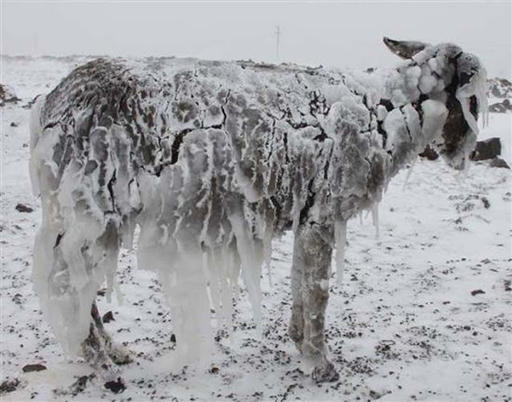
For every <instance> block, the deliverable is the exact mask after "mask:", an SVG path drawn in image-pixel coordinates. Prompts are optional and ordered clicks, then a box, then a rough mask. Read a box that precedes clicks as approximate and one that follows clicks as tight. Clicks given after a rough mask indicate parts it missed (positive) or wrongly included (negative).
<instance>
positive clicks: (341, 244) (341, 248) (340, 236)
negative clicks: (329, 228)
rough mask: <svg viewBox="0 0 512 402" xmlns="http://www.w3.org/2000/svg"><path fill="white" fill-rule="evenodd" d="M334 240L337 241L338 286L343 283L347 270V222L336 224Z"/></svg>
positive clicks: (338, 221) (337, 221) (341, 221)
mask: <svg viewBox="0 0 512 402" xmlns="http://www.w3.org/2000/svg"><path fill="white" fill-rule="evenodd" d="M334 238H335V241H336V276H337V282H338V285H339V286H341V284H342V282H343V270H344V268H345V243H346V241H347V221H345V220H341V219H339V220H336V222H335V224H334Z"/></svg>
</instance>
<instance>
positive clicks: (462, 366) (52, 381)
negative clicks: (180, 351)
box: [0, 58, 512, 401]
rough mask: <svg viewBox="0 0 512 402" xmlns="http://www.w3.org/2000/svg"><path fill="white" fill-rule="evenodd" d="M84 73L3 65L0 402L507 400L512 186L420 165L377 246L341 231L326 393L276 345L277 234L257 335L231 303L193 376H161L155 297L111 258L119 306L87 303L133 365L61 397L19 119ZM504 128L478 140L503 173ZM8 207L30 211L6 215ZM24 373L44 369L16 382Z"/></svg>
mask: <svg viewBox="0 0 512 402" xmlns="http://www.w3.org/2000/svg"><path fill="white" fill-rule="evenodd" d="M84 60H85V59H84V58H69V59H67V60H56V59H49V58H46V59H45V58H39V59H10V58H3V59H2V67H3V71H2V75H3V76H2V77H1V82H2V83H3V84H7V85H9V86H10V87H12V88H13V89H14V90H15V92H16V95H17V96H18V97H20V98H21V99H22V101H21V102H19V103H18V104H16V105H12V104H9V105H7V106H5V107H3V108H2V109H0V110H1V114H2V121H1V140H2V155H1V158H2V162H1V200H0V202H1V208H2V216H1V222H0V244H1V252H2V272H1V277H2V281H1V306H0V310H1V335H0V341H1V346H0V353H1V357H2V373H1V378H0V382H4V381H7V382H12V383H13V384H17V385H16V386H15V390H14V391H12V392H8V393H3V394H1V393H2V391H0V398H1V399H2V400H5V401H25V400H28V399H31V398H32V399H35V400H45V401H46V400H53V399H57V400H99V399H102V398H104V399H108V400H133V401H143V400H150V399H165V400H180V401H181V400H201V401H203V400H212V399H217V400H233V401H251V400H254V401H255V400H272V401H277V400H279V401H282V400H286V399H288V400H294V399H300V400H310V401H311V400H315V401H316V400H372V399H378V398H381V400H387V401H410V400H429V401H461V400H464V401H466V400H467V401H474V400H482V401H497V400H500V401H503V400H505V401H510V400H512V397H511V394H512V362H511V359H512V356H511V350H512V349H511V348H512V320H511V316H512V315H511V311H512V243H511V238H512V222H511V219H512V208H511V207H512V188H511V182H512V174H511V171H510V170H507V169H498V168H491V167H489V166H488V164H487V163H475V164H473V165H472V166H471V169H470V170H469V172H468V173H467V176H466V177H462V176H459V177H457V176H456V174H455V173H454V172H453V171H451V170H450V169H449V168H448V167H447V166H446V165H445V164H443V162H441V161H435V162H429V161H424V160H419V161H418V162H417V163H416V164H415V166H414V170H413V172H412V175H411V177H410V179H409V181H408V183H407V185H406V186H405V188H404V186H403V185H404V181H405V177H406V175H407V173H408V172H407V170H405V171H402V172H401V173H400V174H399V175H398V176H397V177H396V178H395V179H394V180H393V181H392V183H391V185H390V187H389V190H388V192H387V193H386V196H385V198H384V201H383V202H382V203H381V205H380V238H379V239H376V237H375V228H374V227H373V226H372V224H371V219H370V218H369V217H368V218H366V217H365V219H363V222H362V223H361V222H359V221H358V220H354V221H351V222H350V223H349V227H348V241H349V247H348V248H347V253H346V259H347V264H346V269H345V273H344V281H343V286H342V288H340V287H338V286H337V285H336V281H335V280H333V281H332V290H331V293H330V301H329V307H328V317H327V321H328V325H327V337H328V343H329V345H330V347H331V358H332V361H333V362H334V363H335V365H336V367H337V368H338V370H339V372H340V380H339V382H337V383H328V384H321V385H317V384H315V383H314V382H313V381H312V380H311V378H310V377H308V376H305V375H304V374H303V373H302V371H301V370H300V367H301V362H300V360H301V358H300V355H299V354H298V352H297V351H296V350H295V348H294V346H293V344H292V342H291V341H290V339H289V338H288V335H287V323H288V319H289V316H290V303H291V300H290V289H289V288H290V276H289V273H290V272H289V271H290V264H291V251H292V240H293V239H292V236H290V235H286V236H284V237H283V238H281V239H278V240H276V241H275V242H274V248H273V255H272V264H271V274H272V286H270V285H269V284H268V281H267V279H266V278H263V290H264V302H263V312H264V314H263V316H264V318H263V322H262V323H261V327H262V332H263V335H262V336H261V337H260V336H259V334H258V332H257V330H256V329H255V326H254V322H253V320H252V316H251V312H250V306H249V302H248V300H247V295H246V293H245V292H244V291H242V293H241V299H240V301H239V302H238V305H237V310H236V318H235V321H234V325H235V327H234V331H233V335H232V337H231V338H229V339H228V338H227V337H226V336H225V334H223V333H220V334H219V335H218V337H217V339H216V341H217V342H216V345H217V347H216V352H215V354H214V355H212V356H211V364H210V365H209V366H208V367H206V368H199V367H187V368H183V369H179V370H176V369H172V368H171V367H172V360H173V349H174V346H175V343H174V337H173V336H172V334H173V321H172V317H170V315H169V313H168V309H167V307H166V305H165V302H164V299H165V297H164V295H163V294H162V293H161V290H160V284H159V283H158V282H157V280H156V278H155V276H154V275H153V274H152V273H149V272H148V271H145V270H143V269H138V268H137V267H136V264H135V259H134V255H133V254H134V253H133V252H130V251H127V250H124V251H123V252H122V256H121V263H120V267H119V280H120V288H121V292H122V294H123V301H122V303H120V302H119V301H118V300H116V298H114V300H113V302H112V303H111V304H108V303H107V302H106V300H105V297H102V296H99V308H100V311H101V313H103V314H104V313H106V312H108V311H112V313H113V316H114V318H115V320H114V321H111V322H109V323H107V324H105V325H106V328H107V329H108V330H109V332H110V333H111V334H112V335H113V337H114V339H115V340H117V341H119V342H123V343H124V344H125V345H126V346H127V347H128V348H129V349H130V350H131V351H132V352H133V354H134V362H133V363H131V364H129V365H126V366H123V367H122V372H123V377H124V379H125V381H126V383H127V389H126V390H125V391H124V392H123V393H122V394H117V395H115V394H112V393H111V392H110V391H108V390H106V389H105V388H104V387H103V383H102V381H101V380H100V379H98V378H92V379H91V380H89V381H87V383H86V385H85V389H83V390H79V389H78V388H80V387H70V386H71V384H73V383H75V382H76V381H77V379H78V378H79V377H81V376H85V375H89V374H91V373H92V370H91V369H90V368H89V367H88V366H87V365H86V364H84V363H82V362H80V361H77V360H69V359H68V358H67V357H66V356H64V355H63V353H62V350H61V348H60V346H59V345H58V344H56V342H55V339H54V337H53V335H52V333H51V331H50V330H49V328H48V326H47V324H46V323H45V321H44V320H43V319H42V315H41V313H40V311H39V307H38V300H37V297H36V295H35V294H34V292H33V289H32V282H31V278H30V276H31V265H32V245H33V240H34V235H35V232H36V230H37V227H38V224H39V220H40V208H39V201H38V200H37V199H36V198H34V197H33V196H32V194H31V189H30V181H29V175H28V166H27V165H28V156H29V151H28V142H29V132H28V117H29V109H28V108H24V107H23V106H24V105H26V104H27V103H28V102H29V101H30V100H31V99H32V97H33V96H34V95H36V94H38V93H42V92H48V91H49V90H50V89H51V88H52V87H53V86H54V85H55V84H57V83H58V81H59V80H60V79H61V78H62V77H63V76H64V75H65V74H66V73H67V72H68V71H70V69H71V68H72V67H73V66H75V65H76V64H79V63H81V62H83V61H84ZM511 128H512V115H511V114H491V116H490V124H489V127H488V128H486V129H484V130H483V131H482V133H481V138H487V137H494V136H499V137H500V138H501V139H502V144H503V148H504V150H503V157H504V159H505V160H507V162H508V163H509V165H512V147H511V135H512V134H511ZM18 203H22V204H24V205H25V206H29V207H31V208H33V212H31V213H30V212H19V211H18V210H17V209H16V205H17V204H18ZM178 341H179V340H178ZM35 363H40V364H43V365H44V366H46V367H47V369H46V370H44V371H39V372H31V373H24V372H23V370H22V368H23V367H24V366H25V365H27V364H35ZM16 380H17V381H16ZM6 384H7V383H4V384H2V387H4V386H5V385H6Z"/></svg>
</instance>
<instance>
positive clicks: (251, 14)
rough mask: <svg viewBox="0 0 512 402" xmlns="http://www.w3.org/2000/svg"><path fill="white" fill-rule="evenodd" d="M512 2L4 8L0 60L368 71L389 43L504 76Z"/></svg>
mask: <svg viewBox="0 0 512 402" xmlns="http://www.w3.org/2000/svg"><path fill="white" fill-rule="evenodd" d="M511 13H512V9H511V2H510V1H502V2H495V1H494V2H490V1H486V2H461V1H458V2H453V3H450V2H443V1H436V2H432V1H430V2H417V1H415V2H397V1H394V2H386V1H380V2H375V1H373V2H351V3H348V2H310V3H305V2H302V3H301V2H269V1H265V2H261V1H260V2H248V1H240V2H226V1H225V2H215V1H206V2H205V1H203V2H191V1H188V2H166V1H115V2H114V1H110V2H109V1H106V0H104V1H72V2H70V1H67V2H66V1H51V2H48V1H19V0H16V1H14V0H4V1H3V4H2V28H1V30H2V40H1V45H2V49H1V52H2V54H10V55H15V54H32V55H41V54H50V55H67V54H96V55H98V54H108V55H133V56H140V55H174V56H194V57H200V58H205V59H248V58H251V59H253V60H257V61H271V62H275V61H276V36H275V33H274V32H275V27H276V25H279V26H280V29H281V32H282V35H281V41H280V58H279V61H294V62H298V63H304V64H311V65H319V64H322V65H326V66H338V67H345V66H348V67H352V68H365V67H369V66H382V65H385V66H389V65H393V63H395V62H396V59H395V57H396V56H392V55H391V54H390V53H389V51H387V50H386V49H385V48H384V46H383V45H382V42H381V38H382V36H383V35H388V36H390V37H392V38H398V39H414V40H423V41H427V42H430V43H439V42H454V43H457V44H458V45H460V46H461V47H462V48H463V49H464V50H465V51H469V52H472V53H474V54H476V55H478V56H479V57H480V58H481V60H482V61H483V62H484V64H485V65H486V67H487V70H488V71H489V75H490V76H495V75H498V76H503V77H508V78H510V77H511V76H512V72H511V58H512V56H511V52H512V39H511V38H512V23H511V18H512V17H511Z"/></svg>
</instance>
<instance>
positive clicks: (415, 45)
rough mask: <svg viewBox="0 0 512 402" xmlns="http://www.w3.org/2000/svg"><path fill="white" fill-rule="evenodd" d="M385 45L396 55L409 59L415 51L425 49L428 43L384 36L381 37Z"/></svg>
mask: <svg viewBox="0 0 512 402" xmlns="http://www.w3.org/2000/svg"><path fill="white" fill-rule="evenodd" d="M383 41H384V43H385V44H386V46H387V47H388V48H389V50H391V51H392V52H393V53H394V54H396V55H397V56H400V57H402V58H403V59H410V58H411V57H412V56H414V55H415V54H416V53H419V52H421V51H422V50H423V49H425V48H426V47H427V46H428V44H427V43H423V42H416V41H405V40H393V39H389V38H387V37H385V36H384V38H383Z"/></svg>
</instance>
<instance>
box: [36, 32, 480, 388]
mask: <svg viewBox="0 0 512 402" xmlns="http://www.w3.org/2000/svg"><path fill="white" fill-rule="evenodd" d="M386 43H387V44H388V46H389V47H390V48H391V50H393V51H394V52H396V53H397V54H399V55H400V56H402V57H405V58H407V61H405V62H404V63H403V64H402V65H400V66H398V67H397V68H396V69H393V70H390V71H380V70H376V71H375V72H373V73H355V72H352V73H348V72H340V71H336V70H325V69H311V68H307V67H300V66H296V65H291V64H289V65H284V64H283V65H280V66H267V65H259V64H255V63H252V62H236V63H230V62H208V61H200V60H195V59H165V58H161V59H157V58H150V59H145V60H131V61H129V60H119V59H113V60H110V59H98V60H95V61H92V62H90V63H88V64H86V65H83V66H81V67H78V68H77V69H76V70H74V71H73V72H72V73H71V74H70V75H69V76H68V77H67V78H65V79H64V80H63V81H62V82H61V83H60V84H59V85H58V86H57V87H56V88H55V89H54V90H53V91H52V92H51V93H50V94H48V95H47V96H46V97H42V98H41V99H40V100H39V101H38V102H37V104H36V105H35V107H34V112H33V119H32V120H33V122H32V125H31V130H32V134H31V161H30V164H31V177H32V182H33V188H34V191H35V192H37V193H40V195H41V200H42V206H43V220H42V225H41V228H40V230H39V234H38V236H37V238H36V242H35V250H34V273H33V276H34V283H35V288H36V290H37V293H38V294H39V296H40V300H41V308H42V310H43V312H44V313H45V315H46V317H47V318H48V320H49V322H50V323H51V325H52V327H53V329H54V331H55V334H56V336H57V338H58V339H59V341H60V342H61V343H62V344H63V346H64V347H65V349H66V350H67V351H68V352H70V353H78V352H79V351H80V345H81V343H82V342H83V341H84V339H85V338H86V337H87V335H88V332H89V325H90V322H91V317H90V310H91V304H92V303H93V301H94V297H95V295H96V292H97V290H98V288H99V287H100V286H101V285H102V283H103V282H105V281H106V283H107V284H108V287H109V288H110V289H111V288H112V286H114V284H115V272H116V268H117V258H118V252H119V248H120V247H126V248H131V247H132V242H133V234H134V230H135V228H136V226H138V227H140V236H139V240H138V244H137V253H138V264H139V265H140V266H141V267H142V268H146V269H150V270H154V271H155V272H156V273H157V274H158V276H159V278H160V280H161V282H162V284H163V288H164V290H165V292H166V294H167V297H168V301H169V305H170V308H171V312H172V316H173V323H174V325H175V331H176V333H177V340H178V349H179V352H180V354H181V355H182V356H183V357H184V358H187V359H189V360H194V359H200V358H202V357H205V356H207V355H208V353H207V350H208V347H209V346H211V325H210V323H211V319H212V313H211V311H215V313H214V314H215V318H216V319H217V320H218V321H219V322H223V323H225V325H226V326H227V327H228V328H229V326H230V319H231V316H232V311H233V310H232V309H233V306H232V303H233V298H234V297H235V296H236V294H237V289H238V286H239V278H240V277H241V278H242V279H243V283H244V285H245V287H246V288H247V290H248V293H249V299H250V301H251V303H252V306H253V310H254V315H255V318H256V320H257V321H258V319H259V316H260V307H259V305H260V302H261V298H262V294H261V291H260V286H259V282H260V276H261V270H262V269H261V267H262V265H263V263H264V262H266V263H267V264H268V262H269V261H270V253H271V241H272V238H273V237H274V236H276V235H279V234H280V233H282V232H283V231H284V230H287V229H289V228H291V229H292V230H293V231H294V233H295V234H296V237H297V240H296V245H297V248H298V249H300V253H299V255H297V256H294V270H296V271H297V272H296V273H295V274H294V275H293V278H294V279H292V287H293V286H295V288H294V289H295V290H294V292H295V293H294V294H295V296H296V298H297V299H296V300H295V299H294V306H295V307H294V313H293V314H292V315H293V317H292V321H293V320H294V319H296V320H297V321H296V322H292V324H293V325H295V327H294V329H295V332H294V336H295V338H294V340H295V341H296V342H297V343H298V346H299V348H301V350H303V351H306V350H307V351H309V352H308V353H309V354H310V355H311V356H313V355H314V356H317V357H318V356H320V357H319V359H320V360H321V361H322V362H323V366H321V367H320V368H318V367H317V369H318V370H317V371H315V373H314V375H315V376H317V377H318V378H320V380H322V379H324V380H325V379H332V378H333V373H332V370H331V369H332V367H331V366H332V365H330V363H328V361H327V360H326V357H325V353H326V352H325V350H326V348H325V347H324V346H323V330H322V328H323V309H325V305H326V300H327V299H326V297H327V296H325V292H326V291H327V292H328V279H329V273H330V257H329V258H328V259H326V258H324V257H325V255H327V254H328V255H329V256H330V252H331V249H332V247H333V246H334V245H336V247H337V248H338V252H337V254H336V261H337V265H338V270H339V272H340V273H341V271H342V268H343V263H344V257H343V250H344V245H345V234H346V222H347V220H349V219H350V218H352V217H353V216H355V215H357V214H358V213H360V212H361V211H362V210H363V209H373V211H374V217H375V224H376V225H378V219H377V218H378V217H377V208H376V206H377V205H378V202H379V201H380V200H381V198H382V194H383V191H384V189H385V188H386V186H387V184H388V182H389V180H390V179H391V177H393V176H394V175H395V174H396V173H397V172H398V171H399V169H400V168H402V167H403V166H404V165H405V164H406V163H408V162H410V161H412V160H414V158H415V157H416V155H417V154H418V153H419V152H421V151H422V150H423V149H424V147H425V146H426V145H427V144H434V145H435V146H436V147H437V149H438V151H439V152H440V153H441V154H443V155H444V156H445V158H446V159H447V160H448V162H449V163H451V164H452V165H453V166H454V167H456V168H458V169H459V168H461V165H463V164H464V161H465V160H466V158H465V155H467V154H468V152H470V150H471V146H472V144H473V143H474V137H475V136H476V132H477V126H476V116H477V114H478V111H479V110H486V103H485V102H486V100H485V90H484V82H485V71H484V70H483V68H482V67H481V66H480V63H479V62H478V60H477V59H476V58H475V57H474V56H471V55H468V54H466V53H463V52H462V51H461V50H460V48H458V47H457V46H455V45H450V44H444V45H438V46H428V45H426V44H423V43H419V42H403V43H402V42H398V41H391V42H389V40H388V42H386ZM377 227H378V226H377ZM304 247H306V248H305V249H304ZM308 247H310V248H311V249H308ZM313 249H314V250H313ZM313 252H322V253H324V254H323V255H321V256H315V258H314V259H313V260H312V259H311V257H312V253H313ZM325 253H327V254H325ZM315 261H316V262H315ZM313 262H314V263H313ZM340 276H341V275H340ZM299 289H301V290H300V291H299ZM301 292H302V293H301ZM295 296H294V297H295ZM324 297H325V303H324V301H323V298H324ZM295 303H297V304H295ZM294 317H295V318H294ZM309 317H317V318H318V320H317V319H316V318H315V319H314V320H313V321H312V322H309V320H310V318H309ZM299 344H300V345H299Z"/></svg>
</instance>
